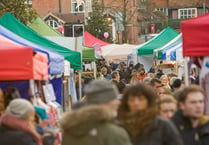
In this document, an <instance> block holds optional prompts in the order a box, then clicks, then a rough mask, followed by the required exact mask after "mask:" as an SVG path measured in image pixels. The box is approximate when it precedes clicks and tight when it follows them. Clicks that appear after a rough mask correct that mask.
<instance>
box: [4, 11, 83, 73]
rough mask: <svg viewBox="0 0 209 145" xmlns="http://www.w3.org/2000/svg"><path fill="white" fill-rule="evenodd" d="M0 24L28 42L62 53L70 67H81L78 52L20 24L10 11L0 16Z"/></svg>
mask: <svg viewBox="0 0 209 145" xmlns="http://www.w3.org/2000/svg"><path fill="white" fill-rule="evenodd" d="M0 25H1V26H3V27H5V28H6V29H8V30H10V31H12V32H13V33H15V34H17V35H19V36H20V37H22V38H24V39H26V40H28V41H30V42H33V43H35V44H38V45H40V46H43V47H45V48H47V49H49V50H52V51H55V52H58V53H60V54H62V55H63V56H64V57H65V59H66V60H68V61H69V62H70V63H71V67H72V68H73V69H81V68H82V64H81V54H80V53H78V52H75V51H72V50H69V49H67V48H65V47H62V46H60V45H58V44H56V43H54V42H52V41H50V40H48V39H46V38H44V37H42V36H41V35H39V34H38V33H36V32H34V31H33V30H32V29H30V28H28V27H27V26H25V25H24V24H22V23H21V22H20V21H18V20H17V19H16V18H15V17H14V16H13V15H11V14H10V13H6V14H5V15H4V16H3V17H1V19H0Z"/></svg>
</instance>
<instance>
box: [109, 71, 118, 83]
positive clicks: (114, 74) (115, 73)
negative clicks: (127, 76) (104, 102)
mask: <svg viewBox="0 0 209 145" xmlns="http://www.w3.org/2000/svg"><path fill="white" fill-rule="evenodd" d="M111 77H112V83H114V84H115V85H117V84H118V83H119V81H120V74H119V72H118V71H113V72H112V73H111Z"/></svg>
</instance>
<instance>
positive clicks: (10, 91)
mask: <svg viewBox="0 0 209 145" xmlns="http://www.w3.org/2000/svg"><path fill="white" fill-rule="evenodd" d="M4 96H5V101H4V102H5V107H7V106H8V105H9V103H10V101H12V100H13V99H17V98H21V96H20V93H19V91H18V89H16V88H13V87H8V88H7V89H6V91H5V95H4Z"/></svg>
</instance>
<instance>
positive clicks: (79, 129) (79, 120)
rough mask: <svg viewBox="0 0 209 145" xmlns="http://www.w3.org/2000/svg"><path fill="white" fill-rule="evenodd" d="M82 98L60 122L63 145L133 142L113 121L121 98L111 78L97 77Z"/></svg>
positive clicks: (123, 144) (107, 144)
mask: <svg viewBox="0 0 209 145" xmlns="http://www.w3.org/2000/svg"><path fill="white" fill-rule="evenodd" d="M85 95H86V100H85V101H82V102H81V101H80V102H78V103H77V104H76V105H74V106H73V109H72V110H71V111H70V112H68V113H67V114H65V115H64V116H63V118H62V119H61V121H60V126H61V128H62V129H63V131H64V133H63V141H62V145H84V144H85V145H103V144H105V145H131V142H130V139H129V136H128V134H127V132H126V131H125V130H124V129H123V128H121V127H120V126H118V125H117V124H115V122H114V121H113V120H114V119H115V115H116V112H117V109H118V107H119V105H120V100H118V99H117V96H118V90H117V88H116V86H115V85H113V84H112V83H111V82H110V81H108V80H105V79H103V80H93V81H91V82H90V83H89V84H88V85H87V87H86V91H85Z"/></svg>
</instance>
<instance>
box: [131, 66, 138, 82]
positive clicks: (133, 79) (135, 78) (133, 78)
mask: <svg viewBox="0 0 209 145" xmlns="http://www.w3.org/2000/svg"><path fill="white" fill-rule="evenodd" d="M136 83H139V79H138V73H137V71H136V70H135V69H133V70H132V72H131V80H130V84H136Z"/></svg>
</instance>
